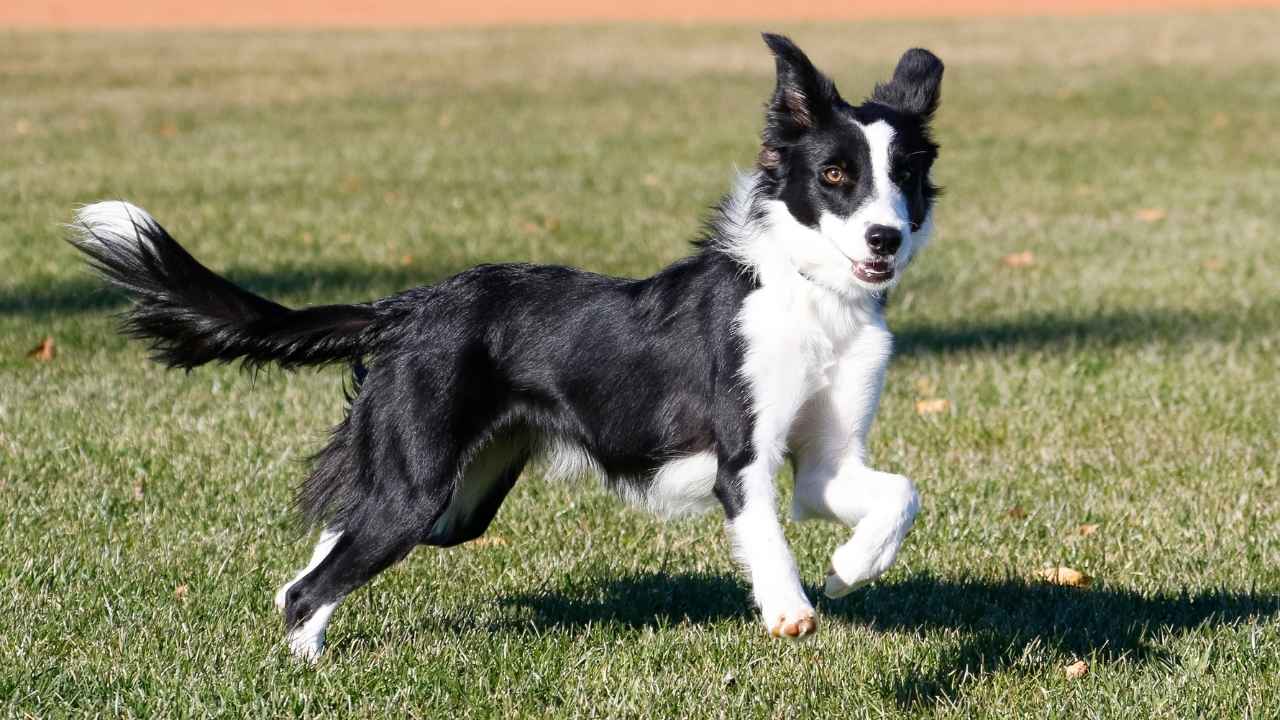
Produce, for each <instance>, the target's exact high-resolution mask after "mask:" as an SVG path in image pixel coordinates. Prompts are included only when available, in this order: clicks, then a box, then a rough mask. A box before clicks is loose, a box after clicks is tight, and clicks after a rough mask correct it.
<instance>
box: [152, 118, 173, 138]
mask: <svg viewBox="0 0 1280 720" xmlns="http://www.w3.org/2000/svg"><path fill="white" fill-rule="evenodd" d="M156 132H158V133H160V137H167V138H171V137H177V135H178V126H177V125H175V124H174V123H173V122H172V121H166V122H164V123H163V124H161V125H160V127H159V129H157V130H156Z"/></svg>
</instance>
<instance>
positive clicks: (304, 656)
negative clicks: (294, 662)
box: [286, 600, 341, 662]
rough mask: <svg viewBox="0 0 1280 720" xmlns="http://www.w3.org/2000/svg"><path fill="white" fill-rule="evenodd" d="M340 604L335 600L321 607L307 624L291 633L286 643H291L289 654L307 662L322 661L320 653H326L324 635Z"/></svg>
mask: <svg viewBox="0 0 1280 720" xmlns="http://www.w3.org/2000/svg"><path fill="white" fill-rule="evenodd" d="M340 602H341V600H335V601H334V602H331V603H327V604H324V605H321V606H320V607H318V608H316V611H315V613H313V614H312V615H311V617H310V618H307V621H306V622H304V623H302V624H301V625H299V626H298V627H296V628H294V629H293V630H291V631H290V632H289V635H288V637H287V638H286V641H287V642H288V643H289V652H291V653H293V655H294V657H296V658H299V659H301V660H306V661H307V662H315V661H317V660H319V659H320V653H321V652H323V651H324V633H325V630H326V629H327V628H328V627H329V618H331V617H332V616H333V611H334V610H336V609H338V603H340Z"/></svg>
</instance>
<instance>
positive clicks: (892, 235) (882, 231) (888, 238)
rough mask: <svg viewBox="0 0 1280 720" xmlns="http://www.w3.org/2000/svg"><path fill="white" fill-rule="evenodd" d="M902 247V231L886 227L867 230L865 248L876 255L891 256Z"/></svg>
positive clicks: (874, 227) (874, 226)
mask: <svg viewBox="0 0 1280 720" xmlns="http://www.w3.org/2000/svg"><path fill="white" fill-rule="evenodd" d="M901 246H902V231H900V230H898V229H897V228H891V227H889V226H888V225H872V226H871V227H869V228H867V247H869V248H871V252H873V253H875V254H877V255H892V254H894V253H896V252H898V248H899V247H901Z"/></svg>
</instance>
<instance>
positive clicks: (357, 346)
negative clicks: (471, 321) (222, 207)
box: [70, 201, 376, 369]
mask: <svg viewBox="0 0 1280 720" xmlns="http://www.w3.org/2000/svg"><path fill="white" fill-rule="evenodd" d="M70 227H71V230H72V236H71V238H70V241H71V244H73V245H75V246H76V248H78V249H79V250H80V251H81V252H83V253H84V254H85V255H88V256H89V259H90V263H91V264H92V265H93V267H94V268H95V269H96V270H97V271H98V272H99V273H101V274H102V276H103V277H104V278H105V279H106V280H107V281H108V282H110V283H111V284H112V285H115V286H116V287H119V288H121V289H123V290H125V291H126V292H128V293H129V294H130V295H131V296H132V297H133V299H134V305H133V307H132V308H130V309H129V311H128V312H127V313H126V314H125V319H124V330H125V332H126V333H128V334H129V335H130V336H132V337H135V338H139V339H143V340H146V341H148V342H149V343H150V345H151V350H152V356H153V357H154V358H155V359H156V360H157V361H159V362H162V363H164V364H166V365H169V366H170V367H179V368H184V369H190V368H194V367H197V366H199V365H203V364H205V363H207V362H212V361H215V360H216V361H219V362H231V361H233V360H241V361H242V362H244V364H245V365H247V366H252V367H256V366H261V365H264V364H266V363H269V362H274V363H278V364H280V365H281V366H282V367H285V368H295V367H299V366H302V365H321V364H324V363H331V362H352V363H358V362H359V360H360V358H361V357H363V356H364V355H365V354H366V353H367V352H369V350H370V349H371V348H370V346H371V345H372V343H373V333H374V321H375V319H376V316H375V312H374V308H373V306H371V305H326V306H320V307H311V308H304V309H302V310H290V309H289V308H287V307H284V306H283V305H278V304H276V303H274V302H271V301H270V300H267V299H266V298H263V297H259V296H257V295H254V294H253V293H251V292H249V291H247V290H244V289H243V288H240V287H237V286H236V285H234V284H232V283H231V282H230V281H228V280H227V279H226V278H223V277H222V276H220V275H217V274H215V273H214V272H213V271H211V270H209V269H208V268H206V267H205V266H203V265H201V264H200V263H199V262H197V261H196V259H195V258H193V257H191V254H190V253H188V252H187V251H186V250H183V249H182V246H181V245H179V244H178V243H177V242H176V241H175V240H174V239H173V238H172V237H170V236H169V233H167V232H165V230H164V228H162V227H160V223H158V222H156V221H155V218H153V217H151V216H150V215H149V214H147V212H146V211H144V210H142V209H140V208H137V207H135V206H133V205H130V204H129V203H126V202H119V201H112V202H100V203H95V204H93V205H87V206H85V207H83V208H81V209H80V211H79V212H78V213H76V220H75V223H74V224H73V225H71V226H70Z"/></svg>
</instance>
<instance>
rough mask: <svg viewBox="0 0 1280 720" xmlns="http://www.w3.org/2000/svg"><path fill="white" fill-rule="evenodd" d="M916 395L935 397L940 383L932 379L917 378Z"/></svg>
mask: <svg viewBox="0 0 1280 720" xmlns="http://www.w3.org/2000/svg"><path fill="white" fill-rule="evenodd" d="M915 385H916V394H917V395H919V396H920V397H925V398H928V397H933V396H934V395H937V394H938V381H936V380H934V379H933V378H931V377H918V378H916V382H915Z"/></svg>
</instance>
